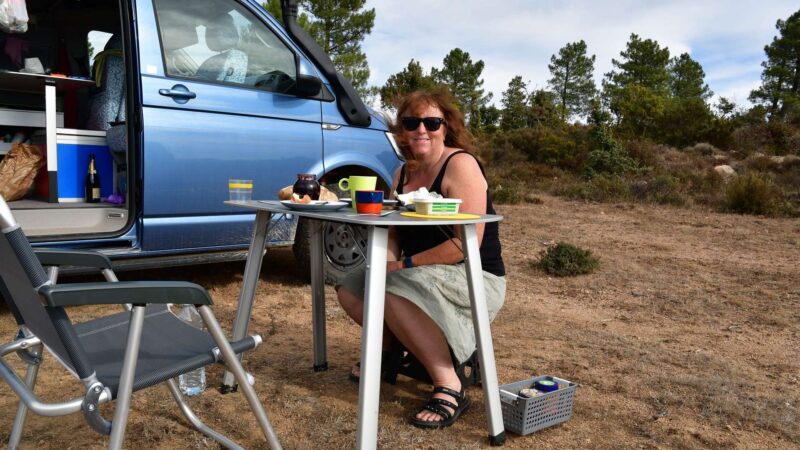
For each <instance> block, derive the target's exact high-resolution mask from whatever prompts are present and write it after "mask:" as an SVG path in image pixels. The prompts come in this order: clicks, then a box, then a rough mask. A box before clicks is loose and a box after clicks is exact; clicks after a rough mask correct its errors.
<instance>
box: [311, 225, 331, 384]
mask: <svg viewBox="0 0 800 450" xmlns="http://www.w3.org/2000/svg"><path fill="white" fill-rule="evenodd" d="M324 227H325V222H322V221H319V220H312V221H310V228H311V248H310V250H311V251H310V252H309V253H310V254H311V261H310V266H309V267H310V268H311V316H312V320H311V324H312V329H313V334H314V371H315V372H320V371H323V370H328V355H327V351H326V336H325V278H324V277H325V275H324V272H323V265H322V258H323V257H324V255H323V248H322V230H323V228H324Z"/></svg>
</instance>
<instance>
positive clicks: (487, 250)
mask: <svg viewBox="0 0 800 450" xmlns="http://www.w3.org/2000/svg"><path fill="white" fill-rule="evenodd" d="M459 153H466V154H468V155H470V156H472V157H473V158H474V156H473V155H472V154H471V153H469V152H467V151H464V150H461V151H458V152H455V153H453V154H451V155H450V156H448V157H447V159H446V160H445V162H444V164H443V165H442V168H441V170H439V174H438V175H436V179H434V180H433V184H432V185H431V186H430V187H429V188H428V191H430V192H436V193H439V194H441V193H442V179H444V172H445V171H446V170H447V164H448V163H450V158H452V157H453V156H455V155H458V154H459ZM475 161H477V159H476V160H475ZM478 166H479V167H480V169H481V173H482V174H483V177H484V179H485V178H486V172H484V170H483V166H482V165H481V163H480V162H478ZM405 178H406V166H405V165H404V166H403V167H402V168H400V180H399V181H398V183H397V192H398V193H400V194H402V193H403V184H404V183H405ZM486 213H487V214H495V211H494V207H493V206H492V197H491V195H490V194H489V190H488V189H487V190H486ZM397 235H398V237H399V238H400V248H401V249H402V251H403V255H405V256H412V255H416V254H417V253H420V252H423V251H425V250H428V249H430V248H433V247H436V246H437V245H439V244H441V243H442V242H445V241H447V240H449V239H450V238H452V236H453V229H452V228H451V227H449V226H441V225H440V226H428V227H397ZM480 253H481V266H482V268H483V270H485V271H486V272H489V273H491V274H493V275H497V276H498V277H502V276H505V274H506V269H505V265H504V264H503V256H502V250H501V249H500V235H499V233H498V222H489V223H487V224H486V226H485V227H484V229H483V240H482V241H481V247H480Z"/></svg>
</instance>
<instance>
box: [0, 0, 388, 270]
mask: <svg viewBox="0 0 800 450" xmlns="http://www.w3.org/2000/svg"><path fill="white" fill-rule="evenodd" d="M283 3H284V4H283V11H284V23H285V24H286V27H285V28H284V27H282V26H281V25H280V23H279V22H278V21H277V20H275V18H273V17H272V16H271V15H270V14H269V13H268V12H267V11H266V10H264V8H263V7H262V6H261V5H260V4H259V2H256V1H251V0H193V1H191V2H186V1H183V0H118V1H107V0H37V1H29V2H28V4H27V6H28V15H29V17H30V18H31V20H30V22H29V25H28V30H27V31H26V32H24V33H16V34H10V33H0V47H4V48H9V47H10V46H9V45H4V44H8V43H9V42H12V41H13V43H14V46H13V48H19V49H21V50H20V52H19V54H15V55H13V57H7V55H4V57H2V58H5V59H0V135H5V134H13V135H18V134H19V133H22V134H23V135H25V134H27V135H28V137H29V138H30V139H31V140H32V142H33V143H34V144H36V143H38V144H39V145H41V147H42V148H43V150H44V151H45V153H46V155H47V162H46V172H45V171H44V170H43V173H40V176H39V177H37V183H36V186H35V188H34V189H33V190H32V191H31V192H30V193H29V195H28V196H26V197H25V198H23V199H20V200H17V201H12V202H10V203H9V204H10V206H11V208H12V210H14V214H15V216H16V217H17V218H18V220H19V222H20V223H21V225H22V227H23V229H24V230H25V232H26V234H27V235H28V236H30V237H31V239H32V240H33V241H34V245H37V246H51V247H52V246H58V247H67V248H88V249H94V250H99V251H101V252H103V253H105V254H107V255H109V256H110V257H111V258H112V261H113V262H114V264H115V265H116V266H117V267H118V268H134V267H136V268H138V267H148V266H155V265H158V266H164V265H174V264H197V263H204V262H217V261H228V260H236V259H243V258H244V256H245V252H246V249H247V244H248V242H249V240H250V238H251V235H252V226H253V219H254V216H253V214H243V213H242V211H241V210H240V209H236V208H232V207H228V206H225V205H224V204H223V202H224V201H225V200H227V199H228V188H227V184H228V179H234V178H235V179H252V180H253V182H254V188H253V197H254V198H259V199H275V198H277V193H278V191H279V190H280V189H281V188H282V187H284V186H286V185H289V184H292V183H293V182H294V181H295V179H296V175H297V174H298V173H313V174H316V175H317V177H318V179H319V180H321V182H322V183H323V184H325V185H328V186H334V185H336V184H337V183H338V180H339V179H340V178H343V177H347V176H349V175H367V174H369V175H376V176H377V177H378V179H379V180H380V181H379V184H380V188H383V189H387V187H388V186H390V183H391V177H392V174H393V173H394V171H395V169H396V168H397V167H398V165H399V164H400V154H399V151H398V149H397V146H396V145H395V144H394V140H393V138H392V136H391V134H390V133H389V132H388V129H387V126H386V123H385V121H384V119H383V118H382V117H381V116H380V115H378V114H376V113H374V112H372V111H370V110H368V109H367V108H366V107H365V106H364V104H363V103H362V101H361V99H360V98H359V97H358V95H357V94H356V93H355V91H354V89H353V88H352V86H351V84H350V83H349V81H348V80H346V79H345V78H344V77H342V75H341V74H339V73H338V72H337V71H336V70H335V68H334V66H333V64H332V63H331V61H330V59H329V58H328V57H327V56H326V55H325V54H324V52H323V51H322V50H321V48H320V47H319V46H318V45H317V44H316V43H315V42H313V40H311V39H310V37H309V36H308V35H307V34H305V32H304V31H303V30H302V29H301V28H300V27H299V26H298V25H297V23H296V14H297V6H296V1H287V0H284V2H283ZM33 58H36V59H38V60H39V61H40V62H41V63H42V68H43V69H44V73H36V72H37V71H36V70H35V69H33V70H32V69H30V68H29V67H28V66H27V62H28V61H29V60H32V59H33ZM89 154H94V155H95V157H96V161H97V165H98V167H97V169H98V172H99V174H100V179H101V188H102V191H103V192H102V196H103V197H104V198H105V199H106V200H108V198H109V197H110V198H111V200H112V201H114V202H115V203H109V202H107V201H106V202H101V203H86V202H85V201H84V199H83V196H82V195H80V192H81V191H80V189H82V188H81V186H83V184H82V183H83V182H84V179H85V174H86V170H87V167H88V160H89ZM76 189H77V190H78V193H77V194H76V193H74V192H72V191H75V190H76ZM112 194H113V195H112ZM273 220H274V222H275V223H274V224H273V225H274V226H273V228H272V232H271V235H270V239H269V245H270V246H288V245H294V249H295V253H296V255H297V256H298V262H299V263H300V264H302V265H304V266H307V264H308V256H307V252H308V242H307V238H306V234H307V231H306V230H307V227H306V226H304V224H303V223H302V222H300V223H298V220H297V218H296V217H294V216H291V215H286V216H276V217H275V218H274V219H273ZM324 236H325V240H326V242H325V248H326V256H327V258H326V262H327V268H328V271H327V273H328V275H329V277H330V278H332V279H335V278H337V277H338V276H339V275H341V274H342V273H344V272H346V271H347V270H348V269H350V268H352V267H353V266H354V265H358V264H361V263H362V255H361V251H360V249H359V248H358V246H359V245H360V244H361V245H363V240H364V239H365V236H363V235H361V234H360V232H359V230H350V229H345V228H340V227H338V226H336V225H335V224H328V225H326V229H325V232H324Z"/></svg>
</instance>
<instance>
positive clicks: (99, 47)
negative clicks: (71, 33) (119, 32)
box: [86, 30, 112, 67]
mask: <svg viewBox="0 0 800 450" xmlns="http://www.w3.org/2000/svg"><path fill="white" fill-rule="evenodd" d="M111 36H112V34H111V33H106V32H105V31H97V30H92V31H90V32H89V34H88V35H87V37H86V39H87V41H88V44H89V67H92V66H94V58H95V57H96V56H97V54H98V53H100V52H102V51H103V49H104V48H106V44H107V43H108V40H109V39H111Z"/></svg>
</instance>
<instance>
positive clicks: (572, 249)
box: [539, 242, 600, 277]
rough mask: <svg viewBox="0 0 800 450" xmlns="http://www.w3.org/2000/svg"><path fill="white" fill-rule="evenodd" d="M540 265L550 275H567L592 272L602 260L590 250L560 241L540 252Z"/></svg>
mask: <svg viewBox="0 0 800 450" xmlns="http://www.w3.org/2000/svg"><path fill="white" fill-rule="evenodd" d="M539 265H540V266H541V267H542V269H544V271H545V272H547V273H549V274H550V275H555V276H557V277H567V276H574V275H582V274H586V273H590V272H592V271H593V270H594V269H595V268H597V266H599V265H600V260H599V259H598V258H596V257H595V256H592V252H591V251H589V250H583V249H581V248H579V247H576V246H574V245H572V244H567V243H566V242H559V243H557V244H556V245H554V246H552V247H550V248H548V249H547V250H542V251H541V252H539Z"/></svg>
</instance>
